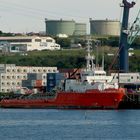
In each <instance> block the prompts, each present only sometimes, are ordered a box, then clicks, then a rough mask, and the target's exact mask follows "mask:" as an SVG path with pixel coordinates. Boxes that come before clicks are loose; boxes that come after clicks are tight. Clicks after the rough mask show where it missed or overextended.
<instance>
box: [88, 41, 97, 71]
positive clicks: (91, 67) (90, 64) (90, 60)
mask: <svg viewBox="0 0 140 140" xmlns="http://www.w3.org/2000/svg"><path fill="white" fill-rule="evenodd" d="M90 44H91V41H90V40H89V39H88V40H87V55H86V70H94V69H95V64H94V63H93V60H94V59H95V57H94V55H91V45H90Z"/></svg>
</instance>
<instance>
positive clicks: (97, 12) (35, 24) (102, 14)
mask: <svg viewBox="0 0 140 140" xmlns="http://www.w3.org/2000/svg"><path fill="white" fill-rule="evenodd" d="M128 1H130V2H131V0H128ZM134 1H136V5H135V6H134V8H132V9H131V10H130V18H129V21H130V22H133V21H134V20H135V18H136V16H137V14H138V11H139V9H140V0H134ZM121 3H122V0H69V1H68V0H0V30H1V31H3V32H14V33H27V32H39V31H45V18H47V19H61V18H62V19H65V20H71V19H73V20H75V21H76V22H84V23H87V24H89V18H92V19H95V20H97V19H111V20H116V19H117V20H120V21H121V19H122V13H123V10H122V8H121V7H120V4H121Z"/></svg>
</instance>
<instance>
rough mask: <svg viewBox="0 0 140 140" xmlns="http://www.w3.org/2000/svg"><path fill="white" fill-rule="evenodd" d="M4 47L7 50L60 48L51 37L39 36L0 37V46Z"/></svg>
mask: <svg viewBox="0 0 140 140" xmlns="http://www.w3.org/2000/svg"><path fill="white" fill-rule="evenodd" d="M6 44H7V45H6ZM6 47H7V48H8V49H6V50H9V52H20V51H33V50H60V45H59V44H57V43H55V40H54V39H53V38H51V37H39V36H14V37H0V48H6Z"/></svg>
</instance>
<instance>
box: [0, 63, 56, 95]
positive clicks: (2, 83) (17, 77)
mask: <svg viewBox="0 0 140 140" xmlns="http://www.w3.org/2000/svg"><path fill="white" fill-rule="evenodd" d="M57 72H58V70H57V67H33V66H16V65H15V64H0V92H3V93H6V92H10V91H13V90H15V89H16V88H21V87H22V81H23V80H27V75H28V74H29V73H36V74H42V79H41V80H42V85H44V86H46V84H47V83H46V82H47V81H46V79H47V77H46V76H47V73H57Z"/></svg>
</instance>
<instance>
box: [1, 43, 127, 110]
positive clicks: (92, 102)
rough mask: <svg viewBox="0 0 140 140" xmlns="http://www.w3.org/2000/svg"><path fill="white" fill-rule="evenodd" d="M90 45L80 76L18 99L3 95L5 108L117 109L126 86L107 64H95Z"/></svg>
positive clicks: (2, 103)
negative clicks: (117, 80)
mask: <svg viewBox="0 0 140 140" xmlns="http://www.w3.org/2000/svg"><path fill="white" fill-rule="evenodd" d="M89 44H90V43H89V42H88V46H87V52H88V54H87V56H86V60H87V66H86V69H83V70H82V71H81V73H80V77H81V78H80V79H78V80H77V79H65V80H63V82H62V83H61V84H60V86H59V87H57V88H55V90H54V89H53V90H52V91H50V92H49V93H37V94H34V93H33V94H30V95H22V96H21V97H18V98H14V99H3V100H2V101H1V102H0V106H1V107H4V108H58V109H62V108H64V109H95V108H97V109H117V108H118V107H119V104H120V102H121V101H122V99H123V97H124V96H125V89H123V88H119V87H118V84H117V83H111V81H112V78H113V77H111V76H107V75H106V72H105V71H104V70H103V67H100V68H99V67H98V68H97V67H95V64H94V63H93V60H94V56H91V54H90V45H89Z"/></svg>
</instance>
